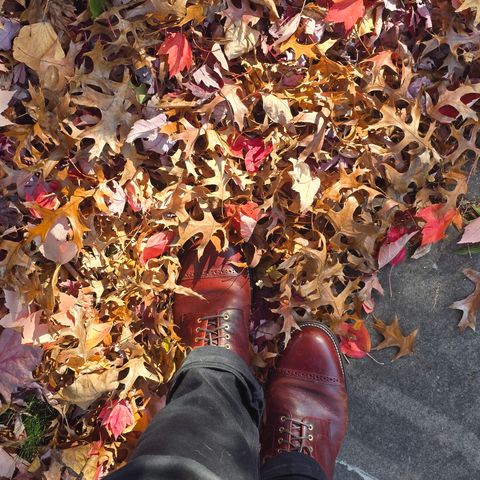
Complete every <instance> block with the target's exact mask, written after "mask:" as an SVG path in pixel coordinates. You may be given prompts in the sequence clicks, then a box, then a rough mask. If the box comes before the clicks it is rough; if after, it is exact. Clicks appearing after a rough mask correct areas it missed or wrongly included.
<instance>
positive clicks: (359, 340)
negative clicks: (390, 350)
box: [339, 320, 371, 358]
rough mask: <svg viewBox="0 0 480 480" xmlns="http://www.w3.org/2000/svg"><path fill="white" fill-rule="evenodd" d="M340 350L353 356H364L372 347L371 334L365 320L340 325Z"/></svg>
mask: <svg viewBox="0 0 480 480" xmlns="http://www.w3.org/2000/svg"><path fill="white" fill-rule="evenodd" d="M339 335H340V350H341V351H342V353H344V354H345V355H348V356H349V357H352V358H363V357H365V356H366V355H367V353H368V352H369V351H370V348H371V342H370V334H369V333H368V330H367V327H365V324H364V323H363V321H361V320H360V321H358V322H355V323H354V324H351V323H347V322H343V323H342V324H341V325H340V332H339Z"/></svg>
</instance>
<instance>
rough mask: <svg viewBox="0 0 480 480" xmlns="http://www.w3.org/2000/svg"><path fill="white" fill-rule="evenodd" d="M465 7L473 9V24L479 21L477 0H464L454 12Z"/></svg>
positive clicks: (479, 6)
mask: <svg viewBox="0 0 480 480" xmlns="http://www.w3.org/2000/svg"><path fill="white" fill-rule="evenodd" d="M467 9H471V10H475V20H474V21H473V22H474V24H475V25H478V24H479V23H480V4H479V2H478V0H464V1H463V2H462V4H461V5H460V6H459V7H458V8H457V9H456V10H455V11H456V12H463V11H465V10H467Z"/></svg>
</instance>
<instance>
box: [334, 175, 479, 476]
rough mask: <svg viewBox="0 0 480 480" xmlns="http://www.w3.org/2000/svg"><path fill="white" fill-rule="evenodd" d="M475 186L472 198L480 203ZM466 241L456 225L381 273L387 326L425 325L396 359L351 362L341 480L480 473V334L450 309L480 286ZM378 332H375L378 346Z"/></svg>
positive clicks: (382, 355) (475, 258)
mask: <svg viewBox="0 0 480 480" xmlns="http://www.w3.org/2000/svg"><path fill="white" fill-rule="evenodd" d="M475 183H476V184H475V185H471V186H470V188H471V190H473V193H470V194H469V196H470V198H473V199H475V201H477V200H478V201H480V188H479V185H478V184H479V183H480V182H478V180H477V181H476V182H475ZM459 237H460V234H459V233H458V232H456V230H455V229H453V228H452V229H450V230H449V231H448V238H447V239H446V240H444V241H442V242H440V243H439V244H436V245H434V247H433V248H432V251H431V252H430V253H429V254H428V255H426V256H424V257H422V258H420V259H418V260H407V261H406V262H404V263H402V264H400V265H398V266H396V267H395V268H394V269H393V271H392V272H391V275H390V272H389V271H388V270H389V267H386V270H385V271H384V272H382V274H381V275H380V279H381V283H382V285H383V287H384V289H385V296H384V297H383V298H382V297H376V298H377V299H378V301H377V304H376V308H375V312H374V313H375V315H376V316H377V317H378V318H380V319H382V320H383V321H385V322H387V323H390V322H391V321H392V319H393V318H394V315H398V317H399V320H400V326H401V327H402V330H403V332H404V334H408V333H410V332H411V331H413V330H414V329H416V328H418V329H419V332H418V336H417V341H416V344H415V352H414V354H413V355H410V356H408V357H404V358H401V359H399V360H397V361H396V362H394V363H390V359H391V358H392V357H393V355H394V354H395V352H396V351H397V350H396V349H394V348H391V349H386V350H382V351H378V352H372V354H373V356H374V357H375V358H376V359H377V360H378V361H379V362H383V363H384V365H378V364H376V363H375V362H374V361H372V360H371V359H369V358H366V359H362V360H353V361H352V362H351V363H350V365H349V366H348V368H347V375H348V380H349V396H350V425H349V431H348V433H347V436H346V439H345V442H344V444H343V447H342V450H341V452H340V455H339V458H338V464H337V470H336V476H335V480H472V479H473V480H475V479H480V338H479V336H478V333H476V332H474V331H472V330H470V329H467V330H466V331H465V332H463V333H461V332H460V331H459V329H458V328H457V324H458V322H459V320H460V318H461V312H460V311H459V310H452V309H449V308H448V306H449V305H450V304H452V303H453V302H455V301H456V300H460V299H463V298H465V297H466V296H468V295H469V294H470V293H472V292H473V290H474V285H473V283H471V282H470V281H469V280H468V279H467V278H466V277H465V276H464V275H463V273H462V270H463V269H465V268H473V269H474V270H477V271H480V253H479V254H475V255H472V256H470V257H469V256H459V255H456V254H455V250H457V249H458V248H459V247H458V246H457V244H456V242H457V241H458V239H459ZM389 275H390V279H391V292H390V291H389V290H390V289H389V279H388V277H389ZM367 324H368V325H369V327H371V325H372V324H373V319H371V318H369V319H368V320H367ZM369 330H370V331H373V328H369ZM479 330H480V320H479ZM381 338H382V337H381V336H379V335H377V334H376V333H372V343H373V345H375V344H378V343H379V341H380V339H381Z"/></svg>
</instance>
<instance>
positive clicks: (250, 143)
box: [231, 135, 273, 173]
mask: <svg viewBox="0 0 480 480" xmlns="http://www.w3.org/2000/svg"><path fill="white" fill-rule="evenodd" d="M231 150H232V152H233V154H234V155H236V156H237V157H241V156H242V155H243V154H245V167H246V169H247V172H250V173H254V172H258V171H259V170H260V167H261V166H262V163H263V161H264V160H265V159H266V158H267V157H268V156H269V155H270V153H271V152H272V150H273V145H272V144H271V143H269V144H268V145H265V142H264V141H263V139H261V138H248V137H244V136H243V135H239V136H238V137H237V138H236V140H235V142H234V143H233V144H232V145H231Z"/></svg>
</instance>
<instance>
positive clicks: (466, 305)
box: [448, 268, 480, 332]
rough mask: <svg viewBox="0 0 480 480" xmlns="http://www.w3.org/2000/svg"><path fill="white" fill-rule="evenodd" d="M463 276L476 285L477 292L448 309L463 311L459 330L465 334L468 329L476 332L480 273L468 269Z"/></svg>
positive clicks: (479, 300) (479, 299)
mask: <svg viewBox="0 0 480 480" xmlns="http://www.w3.org/2000/svg"><path fill="white" fill-rule="evenodd" d="M463 274H464V275H465V276H466V277H467V278H468V279H469V280H470V281H472V282H473V283H474V284H475V290H474V292H473V293H471V294H470V295H469V296H468V297H466V298H464V299H463V300H458V301H456V302H454V303H452V304H451V305H450V306H449V307H448V308H455V309H458V310H461V311H462V318H461V319H460V322H459V323H458V328H459V329H460V330H461V331H462V332H463V331H464V330H465V329H466V328H471V329H472V330H475V327H476V325H477V313H478V309H479V308H480V273H479V272H476V271H475V270H472V269H471V268H466V269H465V270H464V271H463Z"/></svg>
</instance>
